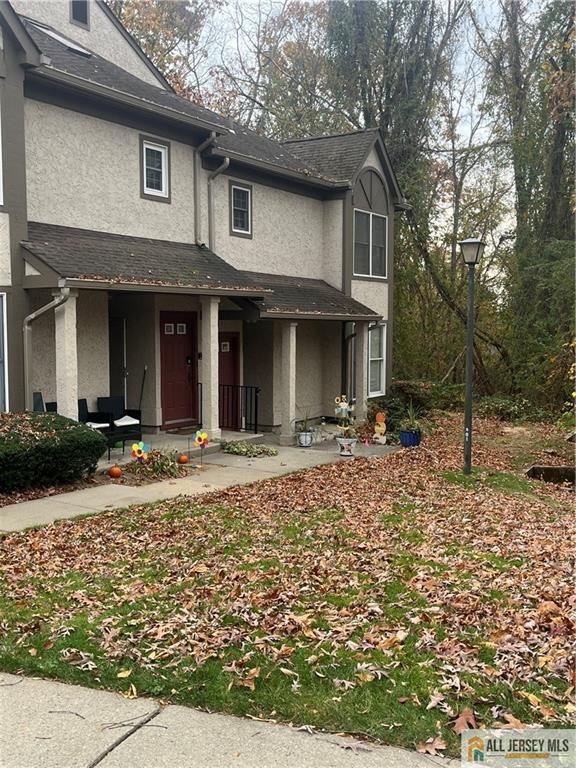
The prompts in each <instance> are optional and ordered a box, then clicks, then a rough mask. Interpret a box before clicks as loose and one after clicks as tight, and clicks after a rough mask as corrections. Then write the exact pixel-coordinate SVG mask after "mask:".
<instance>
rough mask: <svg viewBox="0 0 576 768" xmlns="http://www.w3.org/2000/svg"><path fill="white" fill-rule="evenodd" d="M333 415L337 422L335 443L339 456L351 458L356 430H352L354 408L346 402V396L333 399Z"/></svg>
mask: <svg viewBox="0 0 576 768" xmlns="http://www.w3.org/2000/svg"><path fill="white" fill-rule="evenodd" d="M334 403H335V405H336V407H335V408H334V413H335V414H336V419H337V420H338V431H339V432H340V435H339V436H338V437H337V438H336V442H337V443H338V446H339V448H340V456H343V457H345V458H351V457H352V456H353V455H354V446H355V445H356V430H355V429H354V406H353V405H352V403H349V402H348V398H347V397H346V395H340V396H338V397H336V398H335V400H334Z"/></svg>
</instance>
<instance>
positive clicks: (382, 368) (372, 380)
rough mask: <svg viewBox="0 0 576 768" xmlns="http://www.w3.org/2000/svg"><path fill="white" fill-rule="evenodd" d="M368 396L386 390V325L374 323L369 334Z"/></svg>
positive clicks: (379, 393) (382, 392) (380, 393)
mask: <svg viewBox="0 0 576 768" xmlns="http://www.w3.org/2000/svg"><path fill="white" fill-rule="evenodd" d="M368 345H369V350H370V351H369V354H368V397H375V396H376V395H383V394H385V392H386V325H385V324H381V325H373V326H371V328H370V332H369V334H368Z"/></svg>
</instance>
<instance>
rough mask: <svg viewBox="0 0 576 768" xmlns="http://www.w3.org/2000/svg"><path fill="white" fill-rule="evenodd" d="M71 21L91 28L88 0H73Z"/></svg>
mask: <svg viewBox="0 0 576 768" xmlns="http://www.w3.org/2000/svg"><path fill="white" fill-rule="evenodd" d="M70 21H71V22H72V24H78V25H79V26H81V27H86V29H90V6H89V2H88V0H71V3H70Z"/></svg>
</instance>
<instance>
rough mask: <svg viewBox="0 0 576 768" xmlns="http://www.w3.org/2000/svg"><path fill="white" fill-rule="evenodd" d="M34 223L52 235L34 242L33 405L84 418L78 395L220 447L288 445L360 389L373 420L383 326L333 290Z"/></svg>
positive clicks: (30, 279) (151, 430)
mask: <svg viewBox="0 0 576 768" xmlns="http://www.w3.org/2000/svg"><path fill="white" fill-rule="evenodd" d="M34 227H38V228H39V232H38V237H39V238H40V236H41V238H42V239H38V240H34V241H30V242H27V243H24V244H23V246H24V248H25V261H26V277H25V287H26V289H27V291H28V295H29V300H30V307H31V309H32V310H33V312H32V313H31V314H30V315H29V316H28V318H27V323H28V326H27V327H28V338H27V353H28V354H27V363H26V374H27V375H26V399H27V403H30V402H31V394H32V392H34V391H38V392H41V393H42V395H43V398H44V400H45V401H55V402H56V403H57V410H58V412H59V413H61V414H62V415H65V416H69V417H71V418H78V400H79V398H84V399H86V401H87V405H88V409H89V410H96V408H97V399H98V398H99V397H105V396H108V395H111V396H116V397H118V396H120V397H123V398H124V403H125V405H126V407H127V408H131V409H139V410H140V411H141V426H142V429H143V431H144V432H146V433H148V434H158V433H170V434H174V433H180V434H181V435H182V436H183V437H185V438H186V437H187V435H186V433H187V432H190V431H193V430H194V429H195V428H196V427H197V426H199V425H202V427H203V429H204V430H206V431H207V432H208V433H209V435H210V439H211V441H217V440H218V439H219V438H220V437H221V432H222V429H227V430H231V431H234V432H241V431H254V432H257V431H271V432H275V433H277V434H278V436H279V441H280V443H282V444H290V443H292V441H293V433H294V428H295V425H296V422H297V421H298V420H301V419H304V418H311V419H320V418H321V417H327V416H328V417H330V416H331V415H332V414H333V408H334V398H335V396H336V395H338V394H341V393H342V392H345V391H346V392H348V391H351V387H352V386H353V387H354V388H355V395H356V401H357V403H358V407H357V415H358V416H362V409H363V407H364V404H365V402H366V399H367V395H368V392H367V378H368V377H367V371H368V330H369V325H370V323H371V322H374V320H378V319H379V318H378V316H377V315H376V314H375V313H374V312H371V311H370V310H369V309H367V308H366V307H364V306H363V305H361V304H359V303H358V302H356V301H354V300H353V299H351V298H350V297H346V296H344V295H343V294H342V293H341V292H340V291H338V290H336V289H335V288H333V287H331V286H329V285H328V284H327V283H325V282H323V281H321V280H312V279H307V278H295V277H288V276H282V275H265V274H261V273H251V272H246V271H239V270H236V269H234V268H233V267H231V266H230V265H228V264H226V262H223V261H222V260H221V259H219V258H218V257H217V256H216V255H215V254H213V253H211V252H210V251H209V250H208V249H206V248H204V247H200V246H194V245H188V244H181V243H180V244H178V243H167V242H161V241H150V240H142V239H140V238H127V237H123V236H118V235H108V234H106V233H96V232H88V231H84V230H70V229H69V228H65V227H56V226H52V225H30V228H31V230H33V229H34ZM45 238H49V239H45ZM79 259H80V260H81V262H82V263H81V264H80V265H79V264H78V263H77V262H78V260H79ZM91 263H94V264H98V268H99V270H100V272H99V273H98V274H92V273H90V272H89V271H88V270H89V265H90V264H91ZM159 273H161V274H159ZM352 323H353V324H354V325H353V328H354V331H353V334H350V332H349V328H350V325H351V324H352ZM347 329H348V330H347ZM351 335H353V336H354V355H353V356H350V355H349V353H348V350H347V346H346V340H347V339H348V340H349V339H350V336H351Z"/></svg>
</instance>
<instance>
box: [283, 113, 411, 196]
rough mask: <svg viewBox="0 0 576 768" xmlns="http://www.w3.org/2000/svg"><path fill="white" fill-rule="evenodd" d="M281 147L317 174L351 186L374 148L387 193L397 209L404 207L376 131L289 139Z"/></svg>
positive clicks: (390, 163) (377, 130)
mask: <svg viewBox="0 0 576 768" xmlns="http://www.w3.org/2000/svg"><path fill="white" fill-rule="evenodd" d="M284 144H285V145H286V146H287V147H288V148H289V149H290V151H291V152H292V153H293V154H295V155H297V156H298V157H301V158H302V160H303V161H305V162H307V163H310V164H313V165H314V166H316V167H317V168H318V169H319V171H320V172H322V173H326V174H330V175H331V176H332V177H333V178H335V179H340V180H343V179H346V180H348V181H349V182H351V183H354V182H355V180H356V178H357V176H358V174H359V173H360V171H361V170H362V167H363V166H364V163H365V162H366V159H367V158H368V155H369V153H370V150H371V149H372V148H373V147H375V148H376V150H377V152H378V155H379V158H380V162H381V164H382V169H383V171H384V176H385V177H386V180H387V182H388V186H389V188H390V192H391V194H392V197H393V199H394V202H395V203H396V206H397V207H398V208H406V207H409V206H407V203H406V200H405V199H404V195H403V194H402V190H401V189H400V184H399V183H398V179H397V177H396V173H395V171H394V168H393V166H392V162H391V160H390V155H389V154H388V150H387V149H386V145H385V144H384V140H383V139H382V132H381V131H380V129H379V128H365V129H363V130H360V131H352V132H351V133H338V134H333V135H327V136H311V137H309V138H305V139H288V140H287V141H285V142H284Z"/></svg>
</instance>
